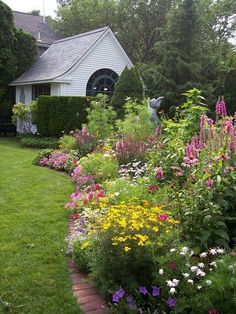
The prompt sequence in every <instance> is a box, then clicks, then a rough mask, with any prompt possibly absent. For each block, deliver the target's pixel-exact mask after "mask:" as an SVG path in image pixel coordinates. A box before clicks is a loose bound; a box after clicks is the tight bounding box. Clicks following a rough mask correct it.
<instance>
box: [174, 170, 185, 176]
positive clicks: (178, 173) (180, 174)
mask: <svg viewBox="0 0 236 314" xmlns="http://www.w3.org/2000/svg"><path fill="white" fill-rule="evenodd" d="M175 176H176V177H182V176H183V173H182V172H181V171H177V172H176V173H175Z"/></svg>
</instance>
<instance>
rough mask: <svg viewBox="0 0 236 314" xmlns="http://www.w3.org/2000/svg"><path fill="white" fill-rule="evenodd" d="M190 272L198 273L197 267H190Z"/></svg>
mask: <svg viewBox="0 0 236 314" xmlns="http://www.w3.org/2000/svg"><path fill="white" fill-rule="evenodd" d="M190 269H191V271H192V272H193V273H194V272H196V271H198V267H197V266H191V267H190Z"/></svg>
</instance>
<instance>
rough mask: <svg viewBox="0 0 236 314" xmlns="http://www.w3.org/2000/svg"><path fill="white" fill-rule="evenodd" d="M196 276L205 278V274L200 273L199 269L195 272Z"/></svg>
mask: <svg viewBox="0 0 236 314" xmlns="http://www.w3.org/2000/svg"><path fill="white" fill-rule="evenodd" d="M196 275H197V276H201V277H204V276H206V273H205V272H204V271H202V270H201V269H198V270H197V272H196Z"/></svg>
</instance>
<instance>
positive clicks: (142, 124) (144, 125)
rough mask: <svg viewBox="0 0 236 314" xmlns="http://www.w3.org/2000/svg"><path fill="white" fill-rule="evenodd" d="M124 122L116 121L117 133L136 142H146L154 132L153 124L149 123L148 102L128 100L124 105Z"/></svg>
mask: <svg viewBox="0 0 236 314" xmlns="http://www.w3.org/2000/svg"><path fill="white" fill-rule="evenodd" d="M124 108H125V116H124V120H123V121H121V120H118V122H117V127H118V131H119V133H121V134H122V135H123V136H125V137H129V138H134V139H136V140H146V139H147V138H148V136H149V135H150V134H152V133H153V132H154V131H155V127H156V125H155V123H152V122H151V121H150V114H149V111H148V101H147V100H143V101H142V102H137V101H134V100H129V101H128V102H127V103H126V104H125V105H124Z"/></svg>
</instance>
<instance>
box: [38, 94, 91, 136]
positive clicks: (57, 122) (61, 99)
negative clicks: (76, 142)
mask: <svg viewBox="0 0 236 314" xmlns="http://www.w3.org/2000/svg"><path fill="white" fill-rule="evenodd" d="M89 104H90V99H89V98H87V97H72V96H68V97H67V96H40V97H39V99H38V101H37V115H36V118H35V123H36V125H37V130H38V132H39V134H40V135H41V136H55V137H59V136H60V135H61V132H62V131H64V132H65V133H69V132H70V131H71V130H75V129H77V128H81V127H82V124H83V123H85V122H86V118H87V111H86V109H87V108H88V106H89Z"/></svg>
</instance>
